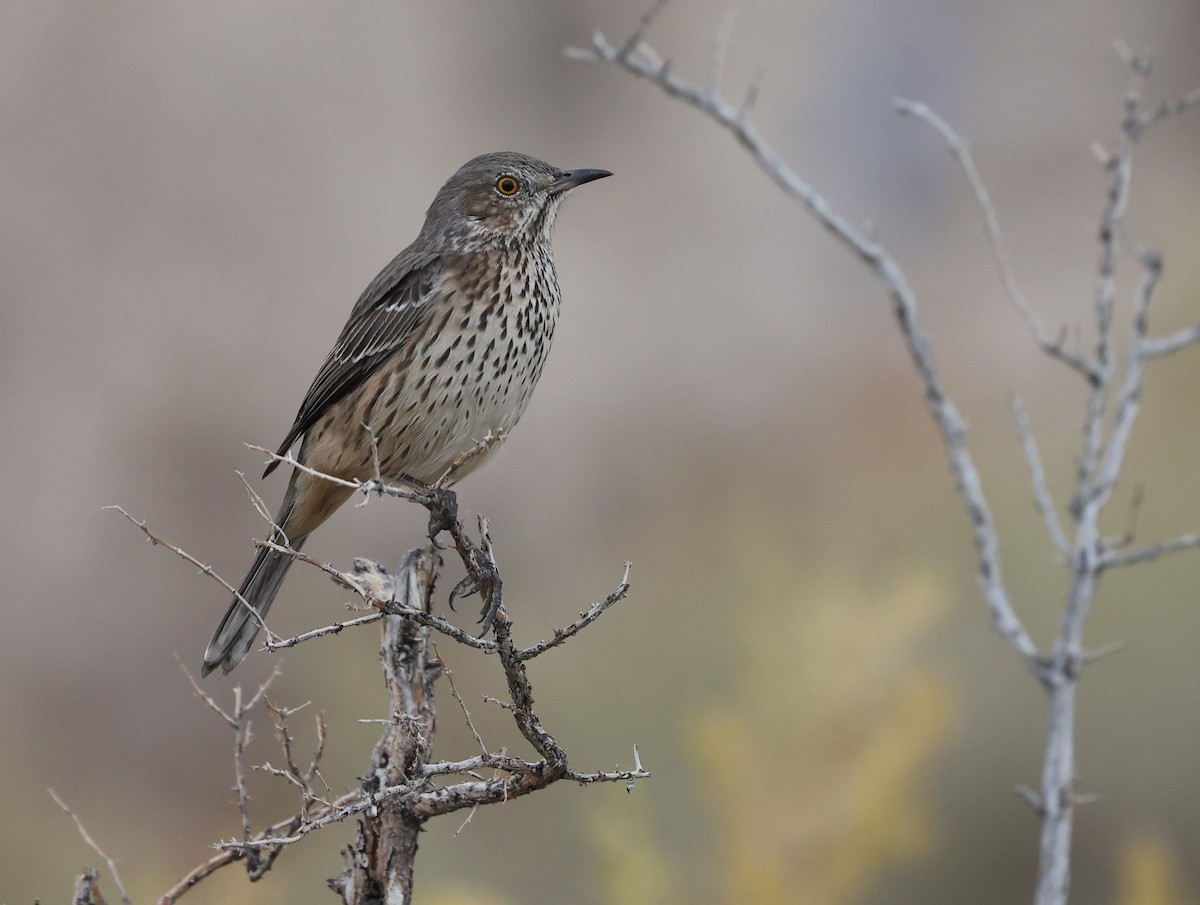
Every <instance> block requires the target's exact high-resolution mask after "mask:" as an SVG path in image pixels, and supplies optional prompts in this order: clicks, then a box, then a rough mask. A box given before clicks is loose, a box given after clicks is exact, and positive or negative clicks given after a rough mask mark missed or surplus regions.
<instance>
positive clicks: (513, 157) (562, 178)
mask: <svg viewBox="0 0 1200 905" xmlns="http://www.w3.org/2000/svg"><path fill="white" fill-rule="evenodd" d="M611 175H612V173H610V172H608V170H560V169H559V168H558V167H553V166H551V165H550V164H548V163H545V162H543V161H541V160H538V159H537V158H534V157H529V156H528V155H526V154H518V153H516V152H513V151H501V152H498V153H494V154H483V155H481V156H479V157H476V158H475V159H474V160H470V161H468V162H467V163H465V164H463V165H462V167H460V168H459V170H458V172H457V173H455V174H454V175H453V176H451V177H450V179H449V181H447V182H446V184H445V185H444V186H442V188H441V191H439V192H438V194H437V197H436V198H435V199H434V201H433V204H432V205H430V207H429V212H428V214H426V217H425V227H424V229H423V230H422V233H423V234H425V235H428V236H430V237H431V238H433V237H436V238H438V239H442V240H443V241H446V240H448V241H450V242H454V243H456V244H459V245H461V246H464V247H476V248H487V247H493V246H503V245H507V244H510V243H512V242H545V241H549V238H550V230H551V228H552V227H553V226H554V218H555V216H556V215H557V213H558V207H559V205H560V204H561V203H562V199H563V198H564V197H565V195H566V193H567V192H568V191H570V190H571V189H573V188H575V187H576V186H579V185H583V184H584V183H585V182H592V181H593V180H596V179H602V178H604V177H605V176H611Z"/></svg>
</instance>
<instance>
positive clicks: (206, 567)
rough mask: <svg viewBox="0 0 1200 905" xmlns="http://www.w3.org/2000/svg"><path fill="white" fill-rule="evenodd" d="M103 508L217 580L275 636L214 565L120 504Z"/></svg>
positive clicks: (156, 544)
mask: <svg viewBox="0 0 1200 905" xmlns="http://www.w3.org/2000/svg"><path fill="white" fill-rule="evenodd" d="M102 509H114V510H116V511H117V512H119V513H121V515H123V516H125V518H127V519H128V520H129V521H130V522H132V523H133V524H134V525H135V526H137V528H138V529H140V530H141V532H142V533H143V534H144V535H146V539H147V540H148V541H150V543H152V544H154V545H155V546H156V547H166V548H167V549H168V550H170V551H171V552H172V553H174V554H175V555H176V556H179V557H180V558H182V559H185V560H187V561H188V562H190V563H191V564H192V565H193V566H195V567H196V568H198V569H199V570H200V571H201V572H202V573H204V574H205V575H207V576H208V577H209V578H211V579H213V580H214V581H216V582H217V583H218V584H219V585H221V587H223V588H224V589H225V590H226V591H228V592H229V593H230V594H231V595H233V597H234V599H236V600H237V601H238V602H240V603H241V605H242V606H244V607H245V608H246V609H248V610H249V611H250V613H251V614H252V615H253V616H254V619H255V621H256V622H257V623H258V627H259V628H261V629H262V630H263V631H264V632H266V633H267V637H268V638H273V637H275V636H274V635H273V634H272V633H271V630H270V629H269V628H267V624H266V623H265V622H263V618H262V616H261V615H259V612H258V610H256V609H255V608H254V607H253V606H251V605H250V603H249V602H248V601H247V600H246V598H244V597H243V596H242V595H241V594H239V593H238V590H237V588H235V587H234V586H233V585H231V584H230V583H229V582H227V581H226V580H225V579H224V578H222V577H221V576H220V575H218V574H217V571H216V570H215V569H214V568H213V567H212V566H210V565H208V564H206V563H202V562H200V560H198V559H196V557H194V556H192V554H190V553H188V552H187V551H186V550H184V549H182V548H181V547H177V546H175V545H174V544H172V543H171V542H170V541H166V540H163V539H162V538H161V537H158V536H157V535H155V534H154V533H152V532H151V531H150V529H149V528H147V527H146V521H145V519H143V520H142V521H140V522H139V521H138V520H137V519H135V518H134V517H133V516H132V515H130V514H129V513H128V512H126V511H125V510H124V509H122V508H121V507H120V506H104V507H102Z"/></svg>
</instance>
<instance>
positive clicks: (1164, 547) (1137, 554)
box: [1100, 533, 1200, 569]
mask: <svg viewBox="0 0 1200 905" xmlns="http://www.w3.org/2000/svg"><path fill="white" fill-rule="evenodd" d="M1196 547H1200V533H1195V534H1181V535H1180V536H1179V537H1176V538H1174V539H1172V540H1169V541H1163V542H1162V543H1160V544H1152V545H1151V546H1149V547H1142V548H1141V549H1138V550H1113V551H1110V552H1108V553H1105V554H1104V556H1103V557H1101V559H1100V567H1101V568H1104V569H1114V568H1119V567H1121V566H1133V565H1137V564H1138V563H1143V562H1152V561H1153V560H1156V559H1161V558H1162V557H1164V556H1167V555H1169V554H1171V553H1177V552H1179V551H1180V550H1192V549H1195V548H1196Z"/></svg>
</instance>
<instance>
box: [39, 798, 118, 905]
mask: <svg viewBox="0 0 1200 905" xmlns="http://www.w3.org/2000/svg"><path fill="white" fill-rule="evenodd" d="M46 791H47V792H49V793H50V797H51V798H53V799H54V801H55V803H56V804H57V805H58V806H59V807H60V808H62V809H63V810H64V811H66V812H67V816H68V817H70V818H71V820H72V822H74V824H75V829H77V830H78V831H79V835H80V836H82V837H83V841H84V842H85V843H87V846H88V848H90V849H91V850H92V851H94V852H95V853H96V854H97V855H99V856H100V857H101V858H103V859H104V863H105V864H107V865H108V872H109V873H110V874H111V875H112V878H113V883H115V884H117V891H118V892H120V894H121V901H122V902H124V903H125V905H132V903H131V902H130V901H129V894H128V893H127V892H125V884H124V883H122V882H121V874H120V872H119V871H118V870H117V862H115V861H114V860H113V859H112V858H110V857H109V856H108V855H107V854H105V852H104V849H102V848H100V846H99V845H97V844H96V840H95V839H93V838H92V837H91V836H90V835H89V834H88V831H87V828H86V827H85V826H84V825H83V821H82V820H80V819H79V816H78V815H77V814H76V813H75V812H74V811H72V810H71V809H70V808H69V807H67V805H66V803H65V802H64V801H63V800H62V799H61V798H59V797H58V793H57V792H55V791H54V790H53V789H47V790H46ZM97 879H99V875H98V874H97V875H96V876H94V877H92V879H91V882H90V884H89V888H90V886H94V885H95V882H96V880H97Z"/></svg>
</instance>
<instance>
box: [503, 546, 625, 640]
mask: <svg viewBox="0 0 1200 905" xmlns="http://www.w3.org/2000/svg"><path fill="white" fill-rule="evenodd" d="M632 568H633V563H632V562H628V561H627V562H626V563H625V574H624V576H623V577H622V578H621V583H620V584H619V585H617V587H616V589H615V590H614V591H613V592H612V593H611V594H609V595H608V596H607V597H605V598H604V599H603V600H601V601H600V602H599V603H593V604H592V605H591V607H589V608H588V610H587V612H584V613H580V614H579V618H578V619H576V620H575V621H574V622H572V623H571V624H570V625H568V626H567V627H566V628H556V629H555V630H554V636H553V637H552V638H549V639H547V640H545V641H539V642H538V643H537V644H534V645H532V646H530V647H526V648H524V649H522V650H519V651H517V653H516V657H517V659H518V660H532V659H533V658H534V657H536V656H538V655H540V654H544V653H545V652H546V651H548V650H550V648H552V647H558V646H559V645H560V644H562V643H563V642H564V641H566V640H567V639H568V638H571V637H573V636H574V635H576V634H578V633H579V632H580V631H581V630H582V629H584V628H586V627H587V626H589V625H591V624H592V623H593V622H595V621H596V620H597V619H599V618H600V617H601V615H603V613H604V611H605V610H607V609H608V608H609V607H610V606H612V605H613V604H614V603H617V602H618V601H621V600H624V599H625V595H626V594H628V593H629V570H630V569H632Z"/></svg>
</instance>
